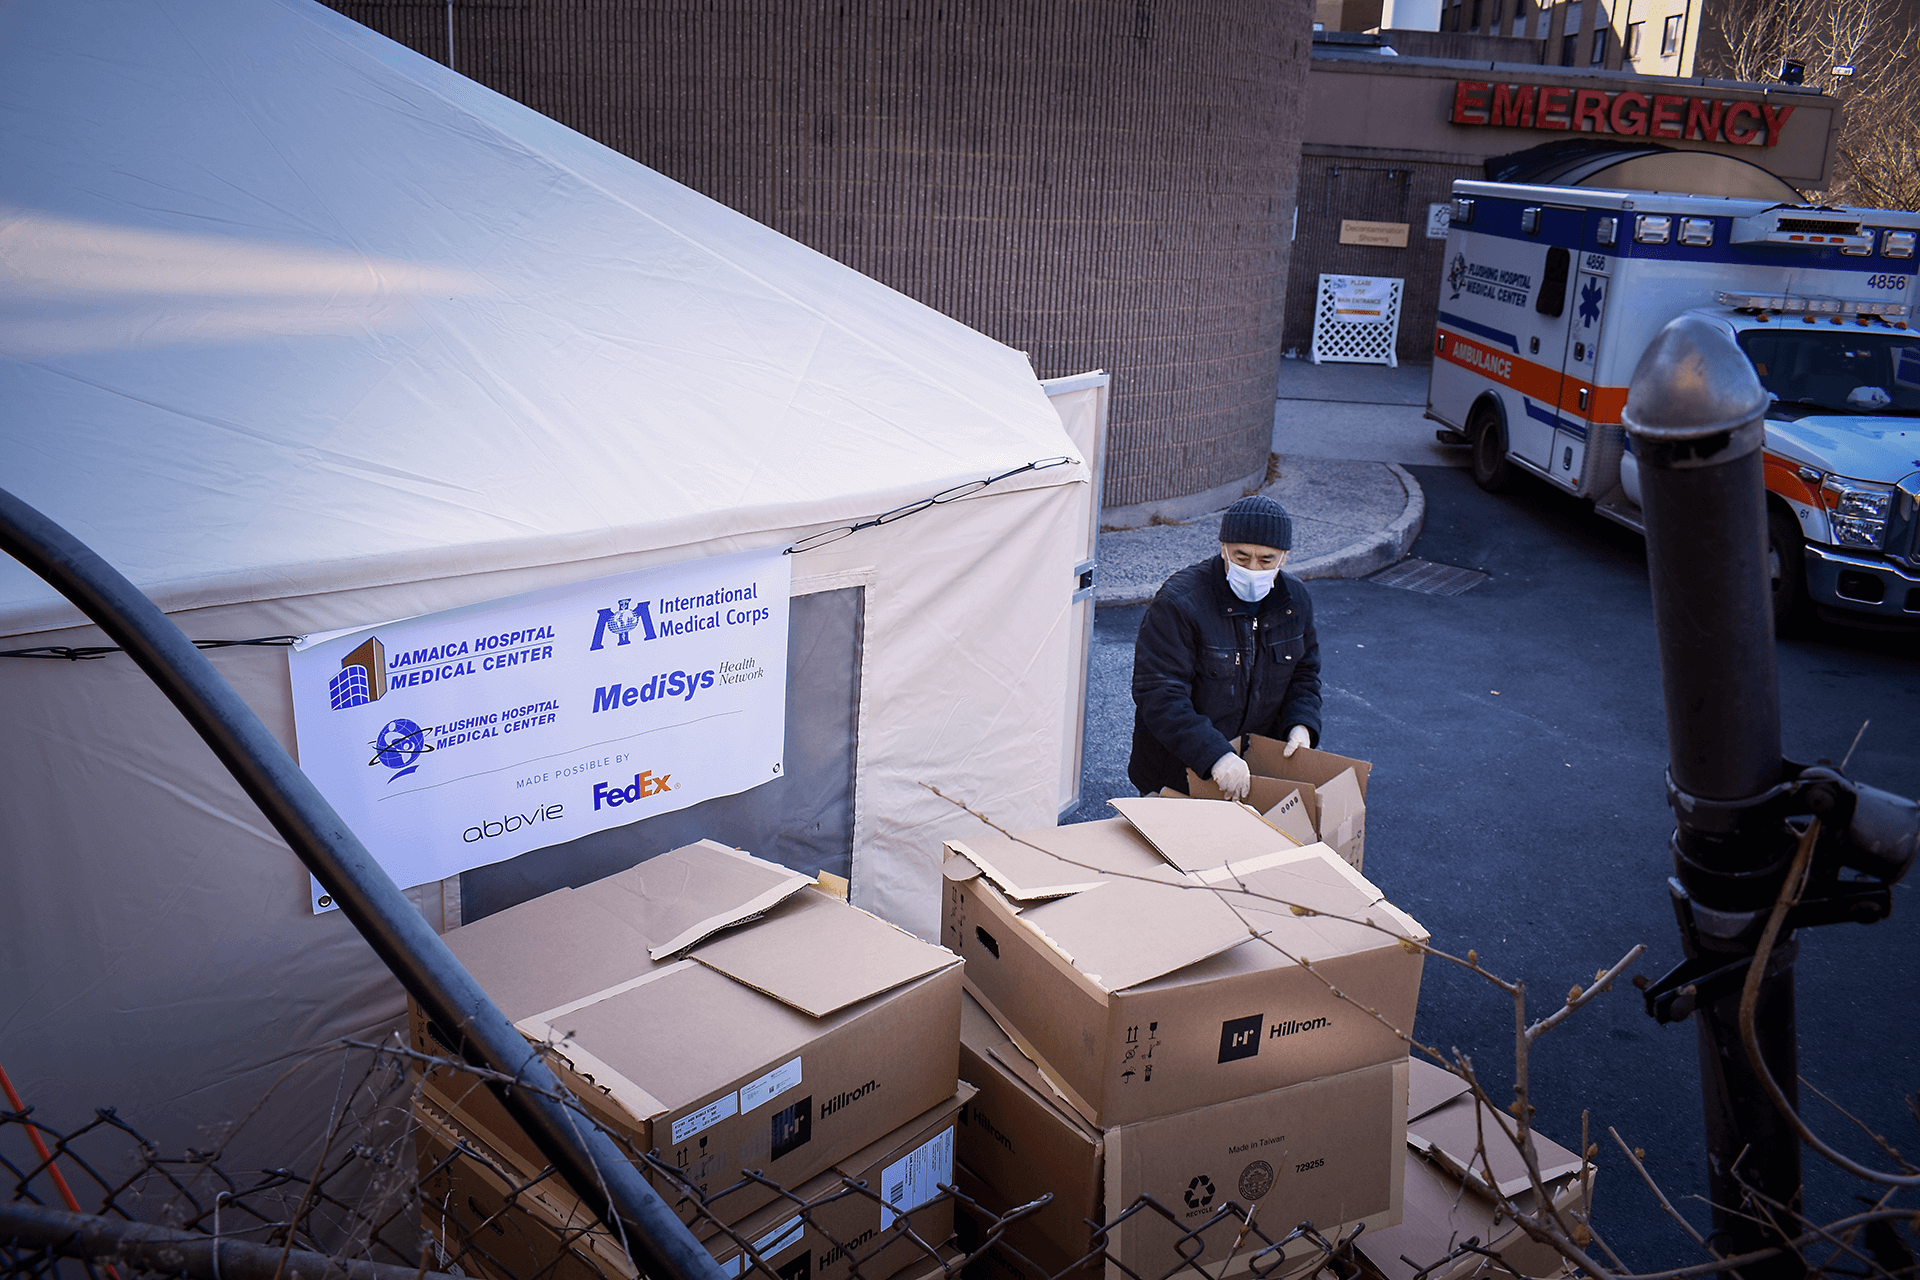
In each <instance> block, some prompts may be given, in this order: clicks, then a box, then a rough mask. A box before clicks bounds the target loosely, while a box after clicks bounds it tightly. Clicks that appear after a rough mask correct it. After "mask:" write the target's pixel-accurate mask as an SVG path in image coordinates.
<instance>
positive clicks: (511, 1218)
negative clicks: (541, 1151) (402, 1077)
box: [413, 1099, 639, 1280]
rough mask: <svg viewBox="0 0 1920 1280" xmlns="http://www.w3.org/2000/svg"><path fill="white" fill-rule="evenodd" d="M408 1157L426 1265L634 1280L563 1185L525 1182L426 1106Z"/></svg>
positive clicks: (607, 1236) (506, 1275)
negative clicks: (415, 1172) (413, 1160)
mask: <svg viewBox="0 0 1920 1280" xmlns="http://www.w3.org/2000/svg"><path fill="white" fill-rule="evenodd" d="M413 1116H414V1135H413V1136H414V1150H415V1153H416V1155H417V1157H418V1159H419V1165H420V1201H421V1205H420V1220H421V1227H422V1228H423V1229H424V1231H425V1232H426V1235H427V1240H428V1248H427V1251H426V1263H427V1265H428V1267H430V1268H439V1269H442V1270H445V1269H446V1268H447V1267H448V1264H449V1263H454V1264H455V1265H457V1266H458V1267H459V1268H460V1270H461V1271H463V1272H465V1273H466V1274H468V1275H472V1276H483V1277H486V1278H487V1280H519V1278H520V1277H523V1276H531V1275H536V1274H538V1275H543V1276H551V1277H553V1280H637V1277H638V1274H639V1273H638V1272H637V1271H636V1270H635V1268H634V1266H633V1263H632V1261H631V1260H630V1259H629V1258H628V1257H627V1254H626V1251H625V1250H624V1249H622V1248H621V1247H620V1243H619V1241H618V1240H617V1239H616V1238H615V1237H614V1236H613V1235H612V1234H611V1233H610V1232H608V1231H607V1229H606V1228H605V1227H603V1226H601V1225H600V1222H599V1219H598V1218H597V1217H596V1216H595V1215H594V1214H593V1213H591V1212H589V1211H588V1210H586V1209H585V1208H583V1207H582V1206H581V1204H580V1202H579V1201H578V1200H577V1199H576V1198H575V1197H574V1196H573V1195H572V1193H571V1192H570V1191H569V1189H568V1187H567V1185H566V1183H564V1182H562V1181H561V1180H560V1179H558V1178H554V1177H548V1178H545V1179H542V1180H540V1181H539V1182H533V1183H531V1185H529V1181H530V1180H529V1179H528V1177H527V1176H526V1175H525V1174H523V1173H522V1172H521V1171H520V1170H519V1169H518V1168H517V1167H516V1166H515V1165H514V1164H513V1163H512V1162H510V1161H508V1160H505V1159H503V1158H502V1157H501V1156H499V1155H498V1154H497V1153H495V1152H494V1151H492V1150H490V1149H489V1148H488V1147H487V1146H486V1144H485V1143H482V1142H479V1141H477V1140H475V1139H474V1138H472V1137H471V1136H469V1135H468V1134H466V1133H464V1132H463V1131H462V1130H461V1129H460V1127H459V1125H458V1124H457V1123H455V1122H454V1121H453V1120H452V1119H451V1118H449V1117H448V1116H447V1114H446V1113H445V1112H443V1111H441V1110H440V1109H439V1108H437V1107H435V1106H434V1105H433V1104H432V1103H431V1102H430V1101H428V1100H426V1099H416V1100H415V1102H414V1109H413Z"/></svg>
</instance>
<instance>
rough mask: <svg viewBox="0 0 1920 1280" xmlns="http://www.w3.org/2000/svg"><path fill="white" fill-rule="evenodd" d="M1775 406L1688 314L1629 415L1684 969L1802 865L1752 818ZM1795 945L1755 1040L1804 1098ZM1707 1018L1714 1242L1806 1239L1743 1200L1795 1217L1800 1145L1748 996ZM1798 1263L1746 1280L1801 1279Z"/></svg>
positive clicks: (1770, 990)
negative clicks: (1744, 1025) (1757, 1051)
mask: <svg viewBox="0 0 1920 1280" xmlns="http://www.w3.org/2000/svg"><path fill="white" fill-rule="evenodd" d="M1766 405H1767V397H1766V393H1765V391H1763V390H1762V389H1761V386H1760V382H1759V379H1758V378H1757V377H1756V376H1755V375H1754V371H1753V367H1752V366H1751V365H1750V364H1749V363H1748V362H1747V359H1746V357H1745V356H1743V355H1742V354H1741V352H1740V349H1739V347H1738V346H1736V345H1735V344H1734V341H1733V339H1732V337H1731V336H1730V335H1729V334H1728V333H1727V332H1726V331H1725V330H1723V329H1721V328H1719V327H1718V326H1716V325H1714V324H1712V323H1711V322H1710V321H1707V320H1705V319H1702V318H1699V317H1693V316H1683V317H1681V318H1680V319H1678V320H1675V321H1674V322H1673V323H1671V324H1669V325H1668V326H1667V327H1666V328H1665V329H1664V330H1662V331H1661V333H1660V335H1659V336H1658V337H1657V338H1655V339H1654V341H1653V344H1652V345H1651V346H1649V347H1648V348H1647V351H1646V353H1645V355H1643V356H1642V358H1641V360H1640V364H1639V367H1638V368H1637V369H1636V370H1635V371H1634V375H1633V383H1632V385H1631V387H1630V388H1629V391H1628V396H1627V406H1626V410H1625V413H1624V414H1623V415H1622V416H1623V418H1624V419H1625V421H1626V425H1627V429H1628V430H1629V431H1631V432H1632V433H1633V442H1634V450H1635V455H1636V457H1637V458H1638V460H1639V465H1640V495H1641V502H1640V506H1641V513H1642V516H1643V518H1644V519H1645V522H1646V533H1647V571H1648V577H1649V578H1650V580H1651V583H1652V588H1653V607H1654V621H1655V625H1656V628H1657V630H1658V633H1659V644H1660V677H1661V685H1662V689H1663V691H1664V693H1665V696H1666V707H1667V739H1668V744H1669V753H1670V764H1669V767H1668V775H1667V777H1668V791H1669V798H1670V799H1671V800H1672V802H1673V807H1674V817H1675V822H1676V827H1675V830H1674V834H1673V842H1672V854H1673V864H1674V872H1675V876H1674V879H1673V881H1672V882H1671V889H1672V893H1673V898H1674V909H1675V911H1676V913H1677V914H1678V916H1679V921H1680V932H1681V940H1682V944H1683V945H1684V946H1685V948H1686V952H1687V956H1688V958H1689V959H1694V960H1708V961H1717V962H1720V963H1733V962H1735V961H1738V960H1739V959H1741V958H1742V957H1743V956H1750V955H1752V953H1753V948H1754V946H1755V944H1756V942H1757V940H1758V937H1759V934H1760V932H1761V930H1762V928H1763V927H1764V924H1765V920H1766V915H1767V912H1768V910H1769V909H1770V908H1771V907H1772V905H1773V901H1774V898H1775V896H1776V895H1777V894H1778V892H1779V889H1780V885H1781V882H1782V880H1783V879H1784V877H1785V874H1786V870H1787V866H1788V863H1789V862H1790V861H1791V859H1792V856H1793V838H1792V835H1791V833H1790V832H1789V831H1788V830H1787V829H1786V827H1785V826H1784V824H1782V823H1780V822H1779V821H1778V820H1777V819H1775V820H1774V821H1773V822H1772V823H1771V825H1770V826H1769V825H1768V824H1766V823H1762V822H1756V821H1753V820H1751V819H1747V820H1745V821H1743V818H1745V815H1746V814H1747V813H1748V812H1749V811H1750V810H1751V808H1752V806H1753V802H1754V801H1755V800H1757V798H1758V797H1760V796H1761V795H1762V794H1764V793H1765V792H1767V791H1768V790H1770V789H1771V788H1773V787H1774V786H1775V785H1776V784H1778V783H1779V782H1781V781H1782V778H1783V774H1784V772H1785V762H1784V760H1783V759H1782V757H1781V753H1780V699H1779V691H1778V681H1777V673H1776V666H1775V660H1774V643H1773V620H1772V606H1771V603H1770V593H1769V587H1768V570H1767V535H1766V529H1767V523H1766V498H1765V486H1764V481H1763V477H1762V474H1761V445H1762V443H1763V441H1764V438H1765V410H1766ZM1794 950H1795V944H1794V943H1793V941H1792V940H1791V939H1790V938H1786V939H1783V940H1782V942H1781V943H1780V944H1779V945H1778V946H1777V947H1776V949H1775V951H1774V953H1773V955H1772V956H1771V957H1770V958H1769V964H1768V969H1767V977H1766V978H1765V980H1764V981H1763V983H1762V985H1761V991H1760V1000H1759V1007H1758V1018H1757V1023H1756V1027H1757V1032H1758V1039H1759V1041H1760V1046H1761V1053H1762V1056H1763V1057H1764V1058H1765V1060H1766V1062H1767V1064H1768V1067H1769V1069H1770V1070H1771V1071H1772V1073H1773V1077H1774V1079H1775V1080H1777V1081H1779V1082H1780V1084H1781V1086H1782V1087H1783V1089H1785V1090H1786V1091H1787V1093H1788V1094H1789V1096H1790V1097H1791V1096H1793V1095H1794V1084H1793V1082H1794V1081H1795V1080H1796V1078H1797V1076H1796V1070H1795V1035H1794V1019H1793V970H1792V961H1793V954H1794ZM1697 1012H1698V1017H1697V1019H1696V1026H1697V1030H1698V1035H1699V1042H1700V1071H1701V1090H1702V1094H1703V1097H1704V1100H1705V1103H1706V1122H1707V1154H1708V1161H1709V1174H1710V1185H1711V1192H1712V1197H1713V1203H1714V1225H1715V1229H1716V1233H1717V1235H1718V1237H1719V1238H1718V1239H1717V1241H1716V1243H1717V1244H1718V1245H1719V1246H1720V1247H1721V1248H1722V1249H1723V1250H1724V1251H1726V1252H1728V1253H1744V1252H1748V1251H1751V1250H1754V1249H1760V1248H1765V1247H1768V1246H1770V1245H1774V1244H1778V1243H1779V1242H1780V1240H1781V1238H1782V1235H1783V1234H1784V1235H1786V1236H1792V1235H1794V1234H1795V1229H1794V1223H1793V1222H1792V1221H1791V1220H1784V1221H1782V1222H1781V1224H1780V1225H1781V1226H1782V1227H1784V1228H1785V1231H1784V1233H1782V1232H1776V1231H1774V1230H1772V1229H1771V1228H1770V1227H1769V1226H1768V1222H1769V1220H1770V1219H1772V1218H1774V1217H1776V1216H1777V1213H1776V1211H1775V1210H1773V1209H1770V1208H1766V1207H1763V1206H1762V1204H1761V1203H1760V1202H1759V1201H1757V1200H1756V1199H1755V1198H1754V1197H1752V1196H1749V1195H1748V1194H1747V1191H1746V1188H1748V1187H1751V1188H1753V1189H1754V1190H1755V1191H1757V1192H1759V1193H1761V1194H1762V1195H1763V1196H1765V1197H1766V1198H1767V1199H1769V1200H1772V1201H1774V1202H1777V1203H1778V1204H1782V1205H1785V1206H1788V1208H1789V1210H1790V1211H1791V1212H1794V1213H1797V1212H1798V1210H1799V1208H1800V1143H1799V1140H1798V1138H1797V1136H1796V1135H1795V1134H1794V1133H1793V1131H1792V1130H1791V1129H1790V1128H1789V1127H1788V1126H1787V1125H1786V1123H1785V1122H1784V1121H1783V1120H1782V1119H1781V1117H1780V1116H1779V1114H1778V1113H1777V1112H1776V1111H1775V1109H1774V1107H1773V1105H1772V1103H1771V1102H1770V1100H1769V1099H1768V1098H1767V1096H1766V1094H1765V1092H1764V1091H1763V1089H1762V1088H1761V1086H1760V1084H1759V1082H1758V1081H1757V1079H1756V1078H1755V1077H1754V1074H1753V1072H1752V1070H1751V1069H1750V1068H1749V1065H1748V1062H1747V1056H1746V1052H1745V1050H1744V1049H1743V1048H1742V1047H1741V1044H1740V1031H1739V995H1738V993H1737V992H1735V993H1734V994H1733V995H1731V996H1728V997H1725V998H1723V999H1720V1000H1717V1001H1712V1002H1709V1003H1707V1004H1704V1005H1702V1006H1701V1007H1700V1008H1699V1010H1698V1011H1697ZM1802 1271H1803V1268H1802V1267H1801V1265H1800V1263H1799V1261H1798V1259H1796V1258H1795V1257H1794V1256H1793V1255H1791V1254H1787V1255H1784V1256H1783V1257H1782V1258H1780V1259H1778V1260H1776V1261H1775V1262H1773V1263H1768V1264H1763V1265H1762V1266H1759V1267H1746V1268H1742V1274H1743V1275H1744V1276H1745V1277H1746V1280H1768V1278H1773V1277H1787V1276H1798V1275H1800V1274H1802Z"/></svg>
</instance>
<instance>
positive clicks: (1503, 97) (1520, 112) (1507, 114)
mask: <svg viewBox="0 0 1920 1280" xmlns="http://www.w3.org/2000/svg"><path fill="white" fill-rule="evenodd" d="M1533 94H1534V86H1533V85H1530V84H1497V85H1495V86H1493V110H1492V111H1491V112H1490V113H1489V114H1490V118H1489V119H1488V121H1487V123H1488V124H1497V125H1501V126H1503V127H1505V128H1508V129H1511V128H1513V127H1515V126H1516V125H1517V126H1519V127H1520V128H1522V129H1531V128H1533ZM1787 110H1789V111H1791V110H1793V108H1792V107H1788V108H1787Z"/></svg>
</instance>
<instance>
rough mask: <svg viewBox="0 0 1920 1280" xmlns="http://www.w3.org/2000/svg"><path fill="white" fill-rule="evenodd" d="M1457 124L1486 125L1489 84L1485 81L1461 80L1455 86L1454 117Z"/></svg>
mask: <svg viewBox="0 0 1920 1280" xmlns="http://www.w3.org/2000/svg"><path fill="white" fill-rule="evenodd" d="M1450 119H1452V121H1453V123H1455V124H1485V123H1486V122H1487V83H1486V81H1484V80H1460V81H1456V82H1455V83H1454V86H1453V115H1452V116H1451V117H1450Z"/></svg>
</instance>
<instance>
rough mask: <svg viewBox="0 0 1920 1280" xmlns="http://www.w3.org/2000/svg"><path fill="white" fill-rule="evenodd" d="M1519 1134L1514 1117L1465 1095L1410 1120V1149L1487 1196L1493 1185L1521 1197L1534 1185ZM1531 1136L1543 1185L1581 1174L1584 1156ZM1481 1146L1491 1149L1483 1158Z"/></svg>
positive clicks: (1501, 1190) (1487, 1150) (1502, 1192)
mask: <svg viewBox="0 0 1920 1280" xmlns="http://www.w3.org/2000/svg"><path fill="white" fill-rule="evenodd" d="M1476 1113H1477V1120H1476ZM1516 1133H1518V1127H1517V1126H1516V1125H1515V1124H1514V1122H1513V1121H1512V1120H1511V1119H1510V1118H1508V1117H1507V1116H1504V1115H1501V1114H1500V1113H1499V1112H1497V1111H1494V1110H1492V1109H1491V1108H1489V1107H1485V1106H1481V1105H1479V1103H1478V1101H1477V1100H1476V1099H1475V1098H1473V1097H1471V1096H1467V1095H1462V1096H1461V1097H1457V1098H1455V1099H1453V1100H1452V1101H1451V1102H1448V1103H1445V1104H1443V1105H1441V1106H1439V1107H1436V1108H1434V1109H1433V1110H1431V1111H1429V1112H1428V1113H1427V1114H1426V1115H1424V1116H1421V1117H1420V1118H1419V1119H1418V1120H1409V1121H1408V1122H1407V1145H1408V1146H1410V1147H1412V1148H1413V1149H1414V1150H1416V1151H1418V1152H1420V1153H1421V1154H1422V1155H1425V1156H1427V1157H1429V1158H1430V1159H1432V1160H1434V1161H1436V1162H1437V1163H1438V1164H1439V1165H1440V1166H1441V1167H1442V1168H1444V1169H1446V1170H1447V1171H1448V1172H1449V1173H1451V1174H1453V1175H1454V1176H1455V1177H1456V1178H1459V1179H1461V1180H1462V1181H1464V1182H1466V1183H1467V1184H1468V1185H1469V1186H1472V1187H1475V1188H1476V1189H1478V1190H1481V1191H1483V1192H1484V1191H1485V1190H1486V1188H1487V1186H1488V1184H1489V1182H1491V1184H1492V1185H1493V1186H1494V1187H1496V1188H1498V1189H1499V1192H1500V1194H1502V1195H1506V1196H1517V1195H1519V1194H1520V1193H1521V1192H1522V1191H1525V1190H1527V1189H1528V1188H1529V1187H1531V1186H1532V1185H1533V1183H1532V1179H1531V1178H1530V1177H1529V1176H1528V1174H1527V1162H1526V1161H1525V1160H1524V1159H1523V1158H1522V1157H1521V1155H1520V1152H1519V1151H1517V1150H1516V1149H1515V1148H1514V1145H1513V1138H1514V1135H1515V1134H1516ZM1532 1137H1533V1149H1534V1154H1535V1156H1536V1157H1537V1158H1538V1160H1539V1163H1540V1181H1541V1182H1542V1183H1551V1182H1552V1181H1553V1180H1554V1179H1555V1178H1564V1177H1566V1176H1567V1175H1568V1174H1570V1173H1577V1172H1578V1171H1579V1169H1580V1165H1581V1161H1580V1157H1579V1156H1577V1155H1575V1154H1574V1153H1573V1152H1571V1151H1569V1150H1567V1149H1566V1148H1565V1147H1563V1146H1561V1145H1560V1144H1559V1143H1557V1142H1555V1141H1553V1139H1551V1138H1547V1137H1543V1136H1542V1135H1541V1134H1539V1133H1538V1132H1534V1133H1533V1134H1532ZM1482 1145H1484V1146H1485V1149H1486V1156H1485V1159H1484V1160H1483V1159H1482V1158H1481V1155H1480V1151H1479V1148H1480V1147H1481V1146H1482ZM1489 1171H1491V1173H1492V1177H1491V1178H1489V1177H1488V1173H1489Z"/></svg>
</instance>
